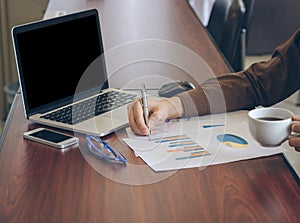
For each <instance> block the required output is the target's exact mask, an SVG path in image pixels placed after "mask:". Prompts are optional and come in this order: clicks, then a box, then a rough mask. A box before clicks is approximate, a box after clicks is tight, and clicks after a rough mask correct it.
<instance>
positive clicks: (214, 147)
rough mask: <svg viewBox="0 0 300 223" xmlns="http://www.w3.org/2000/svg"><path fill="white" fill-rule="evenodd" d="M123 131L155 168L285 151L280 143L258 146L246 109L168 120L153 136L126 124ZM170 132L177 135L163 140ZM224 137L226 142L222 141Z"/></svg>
mask: <svg viewBox="0 0 300 223" xmlns="http://www.w3.org/2000/svg"><path fill="white" fill-rule="evenodd" d="M127 133H128V135H129V138H124V139H123V140H124V142H125V143H126V144H127V145H128V146H129V147H130V148H132V149H133V151H134V152H135V154H136V155H137V156H139V157H141V158H142V159H143V160H144V161H145V162H146V163H147V164H148V165H149V166H150V167H151V168H152V169H153V170H155V171H166V170H176V169H182V168H193V167H205V166H209V165H215V164H221V163H227V162H234V161H239V160H245V159H252V158H257V157H262V156H269V155H273V154H277V153H281V152H283V151H285V148H284V147H282V146H279V147H262V146H260V145H259V144H258V143H257V142H256V141H255V140H254V139H253V138H252V137H251V135H250V134H249V131H248V122H247V111H238V112H232V113H226V114H225V113H224V114H216V115H207V116H201V117H193V118H184V119H176V120H170V121H168V122H166V123H165V124H164V125H162V126H160V127H159V135H157V136H156V140H155V136H152V138H150V140H149V137H141V136H136V135H134V134H133V133H132V132H131V130H130V128H128V129H127ZM174 136H177V137H178V138H170V139H171V140H170V139H169V140H168V141H166V140H165V139H167V137H174ZM183 136H184V137H183ZM227 138H228V139H229V140H230V141H229V142H228V143H226V142H222V139H223V140H224V139H227ZM160 139H162V140H164V141H159V140H160ZM218 139H219V140H218ZM220 140H221V141H220ZM232 140H233V141H236V142H238V143H237V144H235V143H234V142H233V141H232Z"/></svg>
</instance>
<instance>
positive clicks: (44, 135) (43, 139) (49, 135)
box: [23, 128, 79, 149]
mask: <svg viewBox="0 0 300 223" xmlns="http://www.w3.org/2000/svg"><path fill="white" fill-rule="evenodd" d="M23 137H24V138H26V139H30V140H32V141H36V142H40V143H43V144H46V145H49V146H53V147H56V148H60V149H64V148H67V147H69V146H72V145H75V144H76V143H78V142H79V139H78V138H77V137H74V136H71V135H67V134H64V133H60V132H57V131H53V130H50V129H46V128H37V129H34V130H31V131H28V132H25V133H23Z"/></svg>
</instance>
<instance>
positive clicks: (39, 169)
mask: <svg viewBox="0 0 300 223" xmlns="http://www.w3.org/2000/svg"><path fill="white" fill-rule="evenodd" d="M68 2H69V3H67V1H61V0H57V1H52V2H50V5H49V8H48V10H52V9H59V10H61V9H68V10H71V11H75V10H77V9H83V8H89V7H92V6H93V7H94V6H97V7H98V8H99V9H100V12H101V18H102V19H103V20H104V24H103V26H104V27H103V30H104V33H105V36H106V37H105V38H108V37H109V36H110V35H111V38H112V39H110V40H109V41H108V42H106V44H107V45H106V48H110V47H113V46H115V45H116V44H120V43H122V41H127V38H131V37H130V36H134V37H132V38H133V39H134V38H135V39H139V38H141V39H142V38H151V37H153V38H154V37H155V38H163V39H167V40H172V41H177V42H180V43H181V44H183V45H185V46H187V47H190V48H191V49H193V50H194V51H195V52H197V53H198V54H199V55H201V56H202V57H203V58H204V59H205V60H206V61H207V63H208V64H209V65H210V67H211V68H212V70H213V71H214V72H216V73H223V72H228V71H229V70H228V68H227V66H226V63H225V62H224V61H223V59H222V57H221V56H220V54H219V52H218V50H217V49H216V48H215V46H214V45H213V43H212V42H211V41H210V39H209V37H208V36H207V33H206V31H205V30H204V29H203V27H202V26H201V24H200V22H198V20H197V19H196V17H195V16H194V15H193V13H192V11H191V10H190V8H189V7H188V5H187V4H186V2H185V0H163V1H162V0H147V1H146V0H131V1H124V0H119V1H118V0H109V1H93V0H81V1H79V0H74V1H68ZM71 3H72V4H71ZM69 4H71V5H69ZM126 15H127V16H128V17H130V18H131V19H130V21H131V22H129V18H127V16H126ZM153 16H154V17H153ZM109 18H111V20H110V19H109ZM121 22H122V23H121ZM157 22H158V23H157ZM109 24H111V26H110V25H109ZM154 24H155V25H154ZM166 29H168V30H169V31H166ZM118 30H119V31H118ZM123 32H126V34H123ZM123 38H124V39H123ZM36 127H37V125H35V124H32V123H30V122H29V121H28V120H26V119H25V118H24V114H23V108H22V101H21V97H20V96H19V95H17V96H16V98H15V101H14V103H13V106H12V109H11V112H10V114H9V117H8V120H7V123H6V125H5V129H4V131H3V134H2V138H1V144H0V145H1V153H0V198H1V202H0V222H1V223H17V222H18V223H19V222H22V223H27V222H28V223H35V222H38V223H40V222H42V223H50V222H51V223H52V222H55V223H60V222H67V223H69V222H72V223H77V222H80V223H82V222H88V223H93V222H95V223H96V222H97V223H98V222H109V223H111V222H126V223H127V222H130V223H132V222H139V223H141V222H172V223H173V222H226V223H227V222H243V223H246V222H251V223H252V222H264V223H265V222H297V221H299V219H300V212H299V208H300V206H299V201H300V188H299V185H298V184H297V182H296V181H295V179H294V177H293V175H292V174H291V172H290V171H289V169H288V167H287V166H286V163H285V162H284V158H283V157H282V156H281V155H275V156H272V157H268V158H260V159H253V160H248V161H240V162H235V163H228V164H222V165H214V166H209V167H207V168H204V169H198V168H192V169H184V170H179V171H176V172H166V173H154V172H152V170H151V169H150V168H149V167H147V166H146V165H145V164H144V163H143V161H142V160H140V159H138V158H135V156H134V155H133V153H132V151H131V150H130V149H129V148H128V147H127V146H126V145H125V144H124V143H123V142H122V141H121V140H120V137H122V136H124V135H125V134H126V133H125V132H124V131H119V132H117V133H116V134H113V135H110V136H108V137H106V138H105V139H106V140H107V141H108V142H109V143H110V144H111V145H112V146H114V147H115V148H117V149H118V150H119V151H121V152H122V153H123V154H124V155H125V156H126V157H127V159H128V163H129V165H128V166H127V167H120V166H118V165H111V164H107V163H102V164H103V165H102V167H103V169H102V171H103V173H105V176H104V174H100V173H98V172H97V171H96V170H95V169H94V168H92V167H91V165H90V164H89V163H88V162H87V161H86V159H85V158H84V157H83V155H82V153H81V152H80V150H79V148H78V147H72V148H70V149H68V150H66V151H65V152H61V151H58V150H56V149H53V148H50V147H47V146H43V145H41V144H37V143H34V142H30V141H27V140H23V138H22V134H23V132H25V131H27V130H29V129H32V128H36ZM84 144H85V142H84V140H81V143H80V145H81V146H84ZM98 162H99V163H101V161H98ZM111 176H113V177H115V178H114V179H112V177H111ZM118 179H119V181H118ZM124 179H126V180H128V181H129V182H133V184H128V183H127V184H126V183H120V181H122V180H124ZM148 179H157V180H156V181H154V180H153V181H152V182H153V183H149V182H148V183H143V184H142V183H140V184H139V182H147V180H148Z"/></svg>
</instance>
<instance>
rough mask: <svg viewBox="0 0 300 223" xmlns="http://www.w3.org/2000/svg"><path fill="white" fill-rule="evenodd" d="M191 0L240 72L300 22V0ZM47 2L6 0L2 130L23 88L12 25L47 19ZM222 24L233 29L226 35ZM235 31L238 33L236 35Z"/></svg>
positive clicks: (0, 19) (0, 74)
mask: <svg viewBox="0 0 300 223" xmlns="http://www.w3.org/2000/svg"><path fill="white" fill-rule="evenodd" d="M124 1H125V0H124ZM141 1H142V0H141ZM186 1H187V3H188V4H189V6H190V7H191V10H193V11H194V12H195V16H197V18H198V19H199V21H200V22H201V23H202V24H203V25H204V26H206V27H207V28H208V31H209V32H210V33H211V35H212V38H213V39H215V41H216V44H217V45H218V46H219V47H220V50H221V52H223V54H224V57H225V58H226V59H227V60H228V62H229V65H231V66H232V69H233V70H234V71H237V70H241V69H244V68H246V67H248V66H249V65H250V64H251V63H253V62H256V61H261V60H266V59H268V58H269V57H270V55H271V53H272V51H273V49H274V48H275V47H276V46H277V45H278V44H279V43H281V42H282V41H283V40H285V39H286V38H287V37H288V36H290V35H291V34H292V33H293V32H295V31H296V30H297V29H298V28H299V27H300V13H299V10H298V9H299V8H300V1H299V0H285V1H281V0H263V1H259V0H256V1H255V0H186ZM47 4H48V0H0V27H1V28H0V118H1V126H0V132H1V128H2V127H3V124H4V122H5V120H6V117H7V115H8V112H9V108H10V104H11V103H12V100H13V97H14V94H15V93H16V91H17V90H18V87H19V86H18V76H17V69H16V64H15V59H14V52H13V47H12V41H11V28H12V27H13V26H15V25H18V24H23V23H28V22H31V21H36V20H40V19H43V18H44V14H45V11H46V9H47ZM230 16H231V17H230ZM228 21H231V23H230V24H229V25H228ZM228 27H229V28H228ZM222 29H224V30H225V29H229V32H228V30H227V34H226V33H225V31H224V33H222V35H220V32H221V30H222ZM235 31H237V37H233V33H235ZM226 35H227V37H225V36H226ZM231 42H232V45H230V44H229V43H231ZM233 49H235V54H233V53H232V51H233ZM297 100H298V94H295V95H293V96H292V97H291V98H289V99H288V100H287V102H288V106H291V107H292V109H298V107H297V106H296V104H297V103H298V102H297ZM296 111H297V110H296ZM299 113H300V112H299Z"/></svg>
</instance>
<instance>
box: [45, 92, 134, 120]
mask: <svg viewBox="0 0 300 223" xmlns="http://www.w3.org/2000/svg"><path fill="white" fill-rule="evenodd" d="M135 97H136V95H133V94H128V93H124V92H119V91H109V92H106V93H104V94H101V95H98V96H96V97H93V98H90V99H87V100H84V101H82V102H79V103H76V104H73V105H70V106H68V107H65V108H62V109H60V110H57V111H54V112H52V113H48V114H46V115H43V116H41V118H44V119H48V120H52V121H57V122H62V123H66V124H77V123H80V122H82V121H85V120H87V119H89V118H93V117H95V116H97V115H100V114H103V113H105V112H108V111H111V110H113V109H116V108H118V107H121V106H123V105H125V104H128V103H130V102H132V101H133V100H134V98H135Z"/></svg>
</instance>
